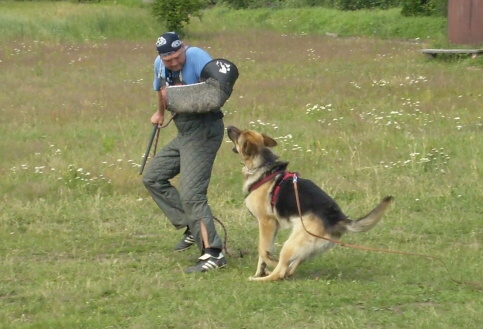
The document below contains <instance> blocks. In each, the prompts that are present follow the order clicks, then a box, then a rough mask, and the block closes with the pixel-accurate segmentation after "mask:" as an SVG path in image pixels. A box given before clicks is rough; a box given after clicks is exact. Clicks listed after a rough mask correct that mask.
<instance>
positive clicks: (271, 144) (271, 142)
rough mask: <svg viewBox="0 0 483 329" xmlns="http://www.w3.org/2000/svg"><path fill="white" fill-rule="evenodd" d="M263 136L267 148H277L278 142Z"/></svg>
mask: <svg viewBox="0 0 483 329" xmlns="http://www.w3.org/2000/svg"><path fill="white" fill-rule="evenodd" d="M262 136H263V144H264V145H265V146H267V147H274V146H277V141H276V140H275V139H273V138H272V137H270V136H268V135H265V134H262Z"/></svg>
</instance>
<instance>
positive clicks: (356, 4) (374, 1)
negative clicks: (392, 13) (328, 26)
mask: <svg viewBox="0 0 483 329" xmlns="http://www.w3.org/2000/svg"><path fill="white" fill-rule="evenodd" d="M333 2H334V7H335V8H337V9H340V10H359V9H373V8H379V9H388V8H393V7H397V6H399V4H400V0H334V1H333Z"/></svg>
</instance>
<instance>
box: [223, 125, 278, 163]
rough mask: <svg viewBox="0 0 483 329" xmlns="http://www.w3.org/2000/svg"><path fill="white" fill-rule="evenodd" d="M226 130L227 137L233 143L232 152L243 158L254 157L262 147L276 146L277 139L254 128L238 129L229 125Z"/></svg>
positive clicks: (260, 151)
mask: <svg viewBox="0 0 483 329" xmlns="http://www.w3.org/2000/svg"><path fill="white" fill-rule="evenodd" d="M226 131H227V134H228V138H230V140H231V141H232V142H233V144H235V146H234V147H233V152H235V153H238V154H240V156H241V157H242V158H244V159H247V158H254V157H256V156H257V155H259V154H261V153H262V150H263V149H266V148H271V147H274V146H277V141H276V140H274V139H273V138H272V137H270V136H268V135H265V134H261V133H259V132H256V131H254V130H240V129H238V128H237V127H234V126H229V127H228V128H227V129H226Z"/></svg>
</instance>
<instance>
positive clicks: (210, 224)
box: [143, 32, 238, 273]
mask: <svg viewBox="0 0 483 329" xmlns="http://www.w3.org/2000/svg"><path fill="white" fill-rule="evenodd" d="M156 48H157V51H158V54H159V56H157V57H156V59H155V61H154V82H153V88H154V90H155V91H157V93H158V111H156V112H155V113H154V114H153V115H152V117H151V123H153V124H156V125H158V126H160V125H162V124H163V122H165V110H166V109H167V110H170V111H172V112H174V117H173V122H174V124H175V125H176V128H177V130H178V134H177V136H176V137H175V138H174V139H173V140H171V141H170V142H168V143H167V144H166V145H165V146H164V147H163V148H162V149H161V150H160V151H159V152H158V153H156V155H155V156H154V158H153V159H152V160H151V162H150V164H149V165H148V167H147V169H146V171H145V173H144V176H143V183H144V185H145V187H146V188H147V190H148V191H149V193H150V194H151V196H152V197H153V199H154V201H155V202H156V204H157V205H158V206H159V208H160V209H161V210H162V211H163V212H164V214H165V215H166V217H167V218H168V219H169V220H170V221H171V223H172V224H173V225H174V227H175V228H176V229H184V230H185V231H184V235H183V238H182V240H181V241H180V242H179V243H178V244H177V245H176V246H175V247H174V251H183V250H186V249H188V248H189V247H191V246H192V245H194V244H196V245H197V246H198V249H199V250H200V252H201V257H199V259H198V262H197V264H196V265H194V266H192V267H189V268H187V269H186V270H185V272H187V273H192V272H206V271H209V270H212V269H217V268H221V267H225V266H226V263H227V262H226V260H225V257H224V255H223V253H222V241H221V239H220V237H219V235H218V233H217V231H216V228H215V225H214V221H213V214H212V212H211V209H210V206H209V205H208V199H207V190H208V185H209V181H210V178H211V171H212V168H213V162H214V160H215V157H216V154H217V152H218V149H219V148H220V145H221V142H222V140H223V136H224V131H225V129H224V124H223V120H222V119H223V113H222V112H221V106H222V105H223V103H224V101H226V99H228V97H229V95H230V94H231V90H232V89H231V88H232V87H233V84H234V82H235V80H236V78H237V77H238V71H237V69H236V67H235V66H234V65H232V66H230V64H231V63H230V62H228V61H226V62H223V61H224V60H221V61H222V62H218V61H217V63H216V64H218V65H220V64H221V65H222V66H223V70H221V69H220V70H219V72H222V71H224V72H222V73H225V74H222V75H220V73H219V72H218V71H217V70H216V68H217V66H215V65H216V64H215V63H214V61H215V60H212V58H211V56H210V55H209V54H208V53H207V52H206V51H205V50H203V49H201V48H198V47H188V46H185V45H184V44H183V42H182V41H181V40H180V38H179V37H178V35H177V34H176V33H174V32H167V33H164V34H162V35H161V36H160V37H159V38H158V40H157V42H156ZM227 63H228V64H227ZM213 68H215V70H214V71H213ZM227 68H228V70H227ZM230 69H231V72H230ZM210 72H211V73H210ZM212 72H215V73H214V74H213V73H212ZM226 73H228V74H226ZM213 75H214V76H215V77H214V79H213ZM217 75H218V78H220V77H221V79H218V80H219V81H218V80H217ZM203 76H204V79H205V80H206V79H208V81H210V83H208V82H206V83H205V82H202V81H203V79H202V78H203ZM225 77H227V80H226V79H225ZM224 79H225V81H224ZM213 86H216V87H213ZM224 87H225V88H224ZM226 87H228V88H226ZM227 89H228V90H227ZM207 90H208V91H209V92H208V93H207ZM210 93H211V95H213V97H211V98H209V99H208V100H206V99H204V97H207V96H206V95H208V94H210ZM220 95H224V96H223V97H222V96H220ZM219 96H220V97H219ZM180 104H181V105H180ZM200 104H204V105H203V106H201V107H202V108H200ZM178 174H180V181H179V189H176V188H175V187H174V186H173V185H171V183H170V179H172V178H173V177H175V176H177V175H178Z"/></svg>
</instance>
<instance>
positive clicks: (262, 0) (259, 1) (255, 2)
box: [224, 0, 285, 9]
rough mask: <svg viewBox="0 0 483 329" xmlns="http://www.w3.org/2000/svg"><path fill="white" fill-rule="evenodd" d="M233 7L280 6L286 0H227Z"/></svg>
mask: <svg viewBox="0 0 483 329" xmlns="http://www.w3.org/2000/svg"><path fill="white" fill-rule="evenodd" d="M224 2H225V3H226V4H227V5H228V6H229V7H230V8H233V9H256V8H280V7H281V6H282V5H283V4H284V2H285V0H225V1H224Z"/></svg>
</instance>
